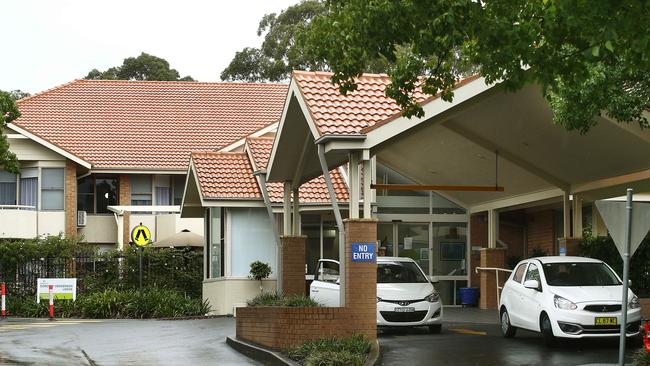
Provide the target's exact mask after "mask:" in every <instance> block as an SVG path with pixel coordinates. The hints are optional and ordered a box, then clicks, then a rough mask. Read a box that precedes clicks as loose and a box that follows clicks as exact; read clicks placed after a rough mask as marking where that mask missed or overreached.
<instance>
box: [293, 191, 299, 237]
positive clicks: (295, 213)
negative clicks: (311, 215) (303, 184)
mask: <svg viewBox="0 0 650 366" xmlns="http://www.w3.org/2000/svg"><path fill="white" fill-rule="evenodd" d="M292 228H293V231H292V235H294V236H298V235H300V193H299V189H298V187H296V188H294V189H293V225H292Z"/></svg>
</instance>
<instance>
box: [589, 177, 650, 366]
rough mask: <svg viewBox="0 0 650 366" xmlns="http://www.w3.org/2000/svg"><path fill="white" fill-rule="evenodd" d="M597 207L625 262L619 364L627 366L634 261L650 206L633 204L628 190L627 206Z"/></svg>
mask: <svg viewBox="0 0 650 366" xmlns="http://www.w3.org/2000/svg"><path fill="white" fill-rule="evenodd" d="M596 207H597V208H598V211H599V212H600V215H601V216H602V218H603V221H604V222H605V225H606V226H607V229H608V230H609V233H610V235H611V237H612V239H613V240H614V243H615V244H616V247H617V249H618V251H619V253H620V254H621V257H622V258H623V293H622V296H621V308H622V313H621V317H622V321H621V334H620V338H619V349H618V364H619V365H621V366H623V365H624V364H625V336H626V328H627V305H628V287H629V279H630V257H631V256H632V255H633V254H634V252H635V251H636V250H637V248H638V247H639V245H640V244H641V241H642V240H643V238H644V237H645V236H646V234H647V233H648V230H649V229H650V205H649V204H642V203H633V202H632V189H631V188H628V189H627V196H626V200H625V202H620V201H617V200H601V201H596ZM623 220H625V221H623Z"/></svg>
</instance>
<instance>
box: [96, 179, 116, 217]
mask: <svg viewBox="0 0 650 366" xmlns="http://www.w3.org/2000/svg"><path fill="white" fill-rule="evenodd" d="M95 192H96V193H95V194H96V196H95V197H96V198H95V201H96V209H95V212H96V213H98V214H103V213H110V212H109V211H108V206H114V205H117V204H118V200H117V197H118V196H117V178H114V177H96V178H95Z"/></svg>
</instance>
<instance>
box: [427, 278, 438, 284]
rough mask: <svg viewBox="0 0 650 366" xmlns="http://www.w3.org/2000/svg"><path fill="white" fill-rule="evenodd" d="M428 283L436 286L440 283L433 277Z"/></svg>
mask: <svg viewBox="0 0 650 366" xmlns="http://www.w3.org/2000/svg"><path fill="white" fill-rule="evenodd" d="M429 282H430V283H431V284H432V285H437V284H439V283H440V280H439V279H438V277H433V278H431V279H429Z"/></svg>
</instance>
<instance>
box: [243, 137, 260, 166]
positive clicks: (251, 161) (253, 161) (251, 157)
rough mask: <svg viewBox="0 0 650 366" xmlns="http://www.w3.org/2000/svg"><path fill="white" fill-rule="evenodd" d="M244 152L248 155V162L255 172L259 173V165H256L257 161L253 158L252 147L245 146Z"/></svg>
mask: <svg viewBox="0 0 650 366" xmlns="http://www.w3.org/2000/svg"><path fill="white" fill-rule="evenodd" d="M244 152H245V153H246V156H247V157H248V161H249V162H250V163H251V167H252V168H253V172H257V171H259V170H258V169H257V165H256V164H255V159H254V157H253V150H251V147H250V145H249V144H244Z"/></svg>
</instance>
